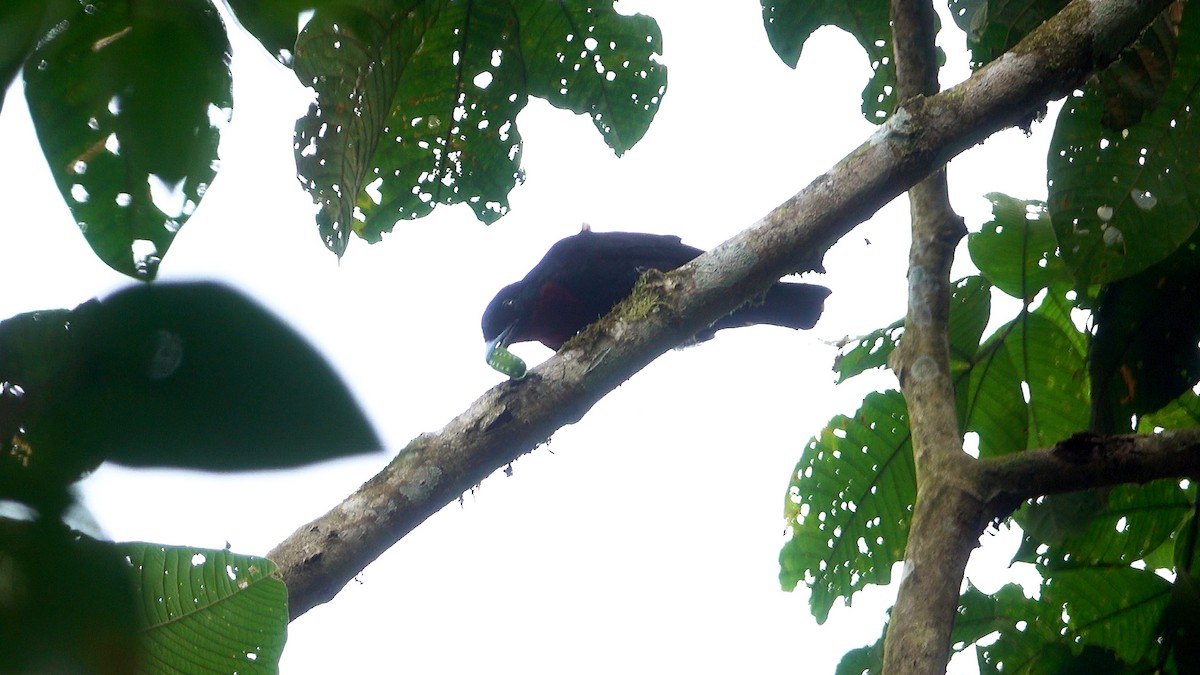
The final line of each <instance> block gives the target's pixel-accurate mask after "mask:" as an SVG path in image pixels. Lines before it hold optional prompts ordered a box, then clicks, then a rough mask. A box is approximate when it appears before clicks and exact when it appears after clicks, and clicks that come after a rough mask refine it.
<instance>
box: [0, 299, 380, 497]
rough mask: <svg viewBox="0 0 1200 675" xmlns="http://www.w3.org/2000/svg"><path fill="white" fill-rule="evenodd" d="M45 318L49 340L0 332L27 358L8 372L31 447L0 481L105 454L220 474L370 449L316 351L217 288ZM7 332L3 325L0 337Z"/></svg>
mask: <svg viewBox="0 0 1200 675" xmlns="http://www.w3.org/2000/svg"><path fill="white" fill-rule="evenodd" d="M53 320H54V321H56V322H57V326H49V325H48V326H45V327H44V328H42V331H43V333H45V334H47V335H51V336H53V337H54V339H53V340H50V341H47V342H45V343H33V342H31V341H29V340H28V339H23V340H0V345H3V346H4V347H5V349H6V353H8V352H9V351H14V350H15V353H16V358H14V359H13V363H15V364H17V365H18V366H20V367H21V368H24V366H25V365H26V364H33V365H32V366H31V367H30V369H28V370H23V369H22V370H18V371H14V372H13V373H12V375H11V376H9V375H6V377H10V380H9V381H11V382H14V383H16V384H18V385H20V386H21V387H23V389H24V392H25V398H27V399H28V400H29V409H30V415H29V419H28V420H27V421H26V423H25V424H24V425H23V426H24V427H25V430H26V433H25V435H24V436H25V442H26V444H27V446H28V449H29V452H28V455H27V457H26V458H25V462H24V466H20V465H18V466H16V467H9V468H10V469H12V470H11V471H9V472H8V473H7V474H0V477H3V476H5V475H6V476H7V478H8V479H9V480H8V481H7V482H6V481H0V486H6V483H15V484H17V485H20V484H21V482H22V481H28V480H33V478H32V477H36V476H43V474H44V473H45V472H46V471H61V470H59V469H55V468H53V467H59V466H62V465H65V466H70V467H75V468H76V470H78V468H79V467H83V468H87V467H90V466H91V465H94V464H95V463H98V462H99V461H101V460H103V459H108V460H112V461H115V462H119V463H123V464H130V465H135V466H178V467H189V468H198V469H207V470H213V471H228V470H242V469H262V468H272V467H285V466H297V465H300V464H305V463H309V462H315V461H320V460H324V459H330V458H334V457H340V456H345V455H348V454H351V453H356V452H363V451H366V450H371V449H375V448H378V447H379V441H378V439H377V438H376V436H375V434H374V432H373V430H372V429H371V426H370V424H369V423H368V422H367V420H366V419H365V417H364V416H363V414H362V412H361V410H359V408H358V406H357V404H356V403H355V401H354V398H353V396H352V395H351V394H350V392H349V391H347V389H346V387H345V385H344V384H342V382H341V380H340V378H339V377H338V376H337V374H336V373H334V372H333V370H332V369H330V367H329V365H328V364H327V363H326V362H325V361H324V359H322V358H321V357H320V356H319V355H318V354H317V353H316V352H315V351H313V349H312V347H311V346H309V345H308V343H307V342H305V341H304V340H303V339H302V338H301V337H300V336H298V335H297V334H296V333H295V332H293V331H292V330H291V329H290V328H288V327H287V326H286V325H284V324H283V323H282V322H280V321H279V319H277V318H275V317H274V316H272V315H270V314H269V313H267V312H266V311H264V310H263V309H262V308H261V307H259V306H258V305H256V304H255V303H253V302H251V301H249V300H247V299H246V298H245V297H243V296H241V295H238V294H237V293H234V292H232V291H230V290H228V289H225V288H223V287H221V286H217V285H215V284H209V283H187V284H167V285H141V286H135V287H132V288H129V289H126V290H123V291H120V292H118V293H116V294H114V295H112V296H110V297H108V298H106V299H104V300H103V301H101V302H97V301H94V300H93V301H91V302H88V303H86V304H84V305H81V306H80V307H78V308H77V309H75V310H74V311H72V312H71V313H70V315H69V317H68V318H67V319H66V321H65V322H64V321H63V317H62V316H61V315H58V314H56V315H53ZM20 326H21V324H17V325H14V327H13V329H14V330H16V329H17V328H19V327H20ZM9 329H10V326H9V324H8V322H4V323H3V324H0V336H4V335H6V334H7V333H8V331H9ZM18 337H19V332H18ZM14 345H15V348H14V347H13V346H14ZM10 348H12V349H10ZM45 364H53V368H51V369H49V370H45V371H43V370H38V369H37V368H43V367H45ZM5 466H8V465H5ZM47 466H49V467H52V468H50V469H46V468H44V467H47ZM39 470H40V471H41V473H39ZM56 475H57V474H56ZM43 477H44V476H43ZM75 477H76V476H75V475H65V476H61V478H63V479H66V480H68V481H69V480H71V479H73V478H75Z"/></svg>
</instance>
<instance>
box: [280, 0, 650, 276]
mask: <svg viewBox="0 0 1200 675" xmlns="http://www.w3.org/2000/svg"><path fill="white" fill-rule="evenodd" d="M660 52H661V38H660V36H659V33H658V27H657V25H656V24H655V23H654V22H653V20H651V19H648V18H646V17H643V16H640V15H639V16H623V15H620V14H617V13H616V12H615V11H614V10H613V8H612V3H611V0H610V1H609V2H589V1H587V0H572V1H570V2H562V3H534V2H510V1H501V2H490V3H478V2H462V1H456V0H425V1H418V0H410V1H409V2H402V3H393V2H386V1H384V0H362V1H361V2H358V3H355V4H353V5H342V6H337V7H336V8H332V9H328V10H324V9H322V8H318V10H317V12H316V14H315V15H314V16H313V18H312V20H311V21H310V22H309V23H308V25H307V26H306V27H305V29H304V32H303V33H301V35H300V37H299V40H298V42H297V47H296V73H297V76H298V77H300V79H301V81H302V82H304V83H306V84H311V85H312V86H313V87H314V88H315V89H316V90H317V92H318V98H317V102H316V103H315V104H314V105H313V106H312V107H311V108H310V109H309V113H308V115H307V116H306V117H305V118H304V119H302V120H300V121H299V122H298V123H297V127H296V138H297V143H296V159H297V167H298V169H299V172H300V175H301V177H302V181H303V182H304V183H305V185H306V186H307V188H308V190H309V191H310V193H312V195H313V198H314V199H315V200H316V201H317V202H318V203H319V204H320V205H321V212H320V214H319V215H318V223H319V225H320V227H321V232H322V235H323V237H324V239H325V242H326V245H327V246H329V248H330V249H331V250H333V251H335V252H337V253H339V254H340V253H341V252H342V251H344V249H345V246H346V243H347V241H348V236H349V234H350V232H351V231H354V232H357V233H359V234H360V235H361V236H362V237H364V238H366V239H367V240H369V241H376V240H378V239H379V238H380V236H381V235H382V234H383V233H385V232H390V231H391V229H392V227H393V226H394V225H395V223H396V222H397V221H398V220H400V219H405V218H417V217H421V216H423V215H425V214H427V213H429V212H430V211H431V210H432V209H433V208H434V207H435V206H436V205H438V204H455V203H465V204H467V205H469V206H470V207H471V208H472V209H473V210H474V211H475V214H476V216H477V217H478V218H479V219H480V220H483V221H484V222H492V221H494V220H495V219H496V218H499V217H500V216H501V215H503V214H504V213H506V212H507V211H508V193H509V191H510V190H511V189H512V188H513V187H514V186H515V185H516V184H517V183H518V182H519V181H520V180H522V178H523V174H522V172H521V169H520V158H521V136H520V133H519V132H518V130H517V127H516V116H517V113H518V112H520V111H521V110H522V109H523V108H524V107H525V104H526V102H527V101H528V98H529V96H542V97H545V98H547V99H548V100H549V101H550V102H551V103H553V104H555V105H558V106H560V107H565V108H568V109H570V110H574V111H576V112H581V113H586V114H588V115H589V116H590V117H591V118H592V120H593V122H594V123H595V125H596V127H597V128H598V129H599V130H600V131H601V133H602V135H603V136H604V138H605V140H606V142H608V144H609V145H610V146H611V147H612V148H613V149H614V150H615V151H616V152H617V154H621V153H623V152H624V151H625V150H626V149H628V148H629V147H630V146H632V145H633V144H634V143H636V142H637V141H638V140H639V139H640V138H641V137H642V135H643V134H644V133H645V131H646V128H647V127H648V125H649V123H650V120H651V119H653V117H654V114H655V112H657V110H658V105H659V102H660V100H661V96H662V94H663V92H664V91H665V88H666V70H665V68H663V67H662V66H661V65H659V64H658V63H656V62H655V61H654V60H653V57H654V56H655V55H657V54H659V53H660Z"/></svg>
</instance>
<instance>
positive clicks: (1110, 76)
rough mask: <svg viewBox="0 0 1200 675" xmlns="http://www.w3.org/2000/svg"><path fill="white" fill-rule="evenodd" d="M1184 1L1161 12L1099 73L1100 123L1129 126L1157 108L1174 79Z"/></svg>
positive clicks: (1116, 126)
mask: <svg viewBox="0 0 1200 675" xmlns="http://www.w3.org/2000/svg"><path fill="white" fill-rule="evenodd" d="M1183 7H1184V3H1183V2H1176V3H1175V4H1173V5H1171V6H1170V7H1168V8H1167V9H1166V10H1165V11H1163V12H1162V13H1161V14H1159V15H1158V17H1157V18H1155V19H1154V21H1153V22H1151V23H1150V26H1149V27H1147V28H1146V30H1145V31H1143V32H1142V34H1141V35H1139V36H1138V38H1137V40H1136V41H1135V42H1134V43H1133V44H1132V45H1130V46H1129V48H1128V49H1126V50H1125V51H1123V52H1121V56H1120V58H1118V59H1117V61H1116V63H1113V64H1112V65H1110V66H1109V67H1107V68H1105V69H1104V70H1102V71H1100V72H1099V73H1097V74H1096V89H1097V92H1098V93H1099V95H1100V96H1101V97H1102V98H1103V99H1104V107H1105V111H1104V115H1103V117H1102V118H1101V120H1100V122H1101V124H1103V125H1104V126H1105V127H1107V128H1109V129H1112V130H1114V131H1121V130H1122V129H1128V128H1129V127H1132V126H1133V125H1135V124H1137V123H1138V122H1139V121H1141V119H1142V117H1143V116H1145V114H1146V113H1148V112H1150V111H1151V110H1154V109H1155V108H1157V107H1158V104H1159V102H1161V101H1162V98H1163V94H1165V93H1166V91H1167V87H1168V85H1169V84H1170V82H1171V73H1172V71H1173V70H1174V67H1175V55H1176V53H1177V52H1178V49H1179V24H1180V21H1181V20H1182V17H1183Z"/></svg>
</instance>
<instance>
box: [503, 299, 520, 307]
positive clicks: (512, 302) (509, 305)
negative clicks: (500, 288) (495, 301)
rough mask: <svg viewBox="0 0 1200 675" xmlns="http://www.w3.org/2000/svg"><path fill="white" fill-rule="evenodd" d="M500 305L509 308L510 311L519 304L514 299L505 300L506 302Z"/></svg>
mask: <svg viewBox="0 0 1200 675" xmlns="http://www.w3.org/2000/svg"><path fill="white" fill-rule="evenodd" d="M500 304H502V305H504V306H505V307H508V308H509V309H512V306H513V305H515V304H517V301H516V300H513V299H512V298H505V299H504V302H502V303H500Z"/></svg>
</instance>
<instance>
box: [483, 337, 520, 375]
mask: <svg viewBox="0 0 1200 675" xmlns="http://www.w3.org/2000/svg"><path fill="white" fill-rule="evenodd" d="M487 362H488V365H489V366H491V367H492V368H494V369H496V370H498V371H500V372H502V373H504V374H505V375H507V376H509V378H511V379H514V380H519V379H521V378H523V377H525V362H524V361H522V360H521V357H519V356H517V355H516V354H514V353H512V352H510V351H508V350H507V349H505V348H504V347H501V346H500V345H495V346H494V347H489V348H488V351H487Z"/></svg>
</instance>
